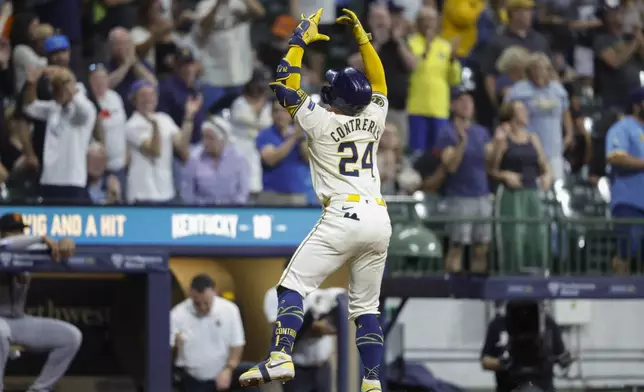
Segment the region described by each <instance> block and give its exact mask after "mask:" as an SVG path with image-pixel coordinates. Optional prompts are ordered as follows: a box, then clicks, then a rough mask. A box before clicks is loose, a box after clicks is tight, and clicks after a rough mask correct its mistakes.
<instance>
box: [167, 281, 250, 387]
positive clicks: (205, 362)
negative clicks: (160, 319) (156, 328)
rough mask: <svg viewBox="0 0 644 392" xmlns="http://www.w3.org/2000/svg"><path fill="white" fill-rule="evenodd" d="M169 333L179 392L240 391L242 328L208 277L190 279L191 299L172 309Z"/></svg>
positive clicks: (235, 310) (232, 307)
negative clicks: (177, 369) (178, 376)
mask: <svg viewBox="0 0 644 392" xmlns="http://www.w3.org/2000/svg"><path fill="white" fill-rule="evenodd" d="M170 332H171V337H170V342H171V343H170V345H171V346H172V347H173V348H174V349H175V351H176V360H175V365H176V366H177V367H178V368H180V369H181V382H180V387H179V390H180V391H181V392H206V391H208V392H211V391H214V390H219V391H225V390H228V389H229V388H231V387H235V386H236V387H237V388H239V383H238V381H237V379H238V378H237V377H236V376H235V375H234V373H237V372H236V370H237V368H238V366H239V364H240V361H241V357H242V353H243V351H244V346H245V345H246V340H245V336H244V326H243V324H242V319H241V315H240V313H239V308H238V307H237V305H235V303H233V302H231V301H228V300H227V299H225V298H222V297H220V296H218V295H217V293H216V292H215V283H214V282H213V280H212V279H211V278H210V277H209V276H207V275H197V276H195V277H194V278H193V279H192V282H191V283H190V298H187V299H185V300H184V301H182V302H180V303H179V304H177V305H176V306H175V307H174V308H172V312H171V313H170Z"/></svg>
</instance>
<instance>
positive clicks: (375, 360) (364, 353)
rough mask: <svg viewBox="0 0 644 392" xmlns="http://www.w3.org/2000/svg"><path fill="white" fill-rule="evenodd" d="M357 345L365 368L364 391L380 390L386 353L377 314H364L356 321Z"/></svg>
mask: <svg viewBox="0 0 644 392" xmlns="http://www.w3.org/2000/svg"><path fill="white" fill-rule="evenodd" d="M355 323H356V327H357V329H356V345H357V346H358V351H359V352H360V359H362V366H363V367H364V378H363V382H362V391H379V390H380V382H379V381H380V363H381V362H382V355H383V351H384V337H383V334H382V328H381V327H380V323H379V322H378V316H376V315H375V314H363V315H362V316H359V317H358V318H356V320H355Z"/></svg>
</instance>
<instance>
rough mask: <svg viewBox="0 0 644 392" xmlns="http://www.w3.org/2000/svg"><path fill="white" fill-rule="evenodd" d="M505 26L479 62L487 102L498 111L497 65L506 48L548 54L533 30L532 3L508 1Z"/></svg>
mask: <svg viewBox="0 0 644 392" xmlns="http://www.w3.org/2000/svg"><path fill="white" fill-rule="evenodd" d="M506 6H507V12H508V24H507V26H505V27H504V28H503V29H502V30H501V31H500V32H499V33H497V34H496V36H495V37H493V38H492V39H491V40H490V41H489V44H488V46H487V48H486V49H485V52H484V55H483V58H482V59H481V71H482V72H483V75H484V77H485V81H484V83H485V86H484V87H485V91H486V92H487V96H488V99H489V101H490V103H491V104H492V105H493V108H497V107H498V105H497V97H498V94H499V93H498V92H497V90H496V79H497V77H498V73H497V70H496V61H497V60H498V58H499V57H500V56H501V54H503V51H504V50H505V49H506V48H509V47H511V46H521V47H523V48H525V49H527V50H528V51H529V52H531V53H532V52H542V53H546V54H548V53H550V47H549V45H548V41H546V38H545V37H544V36H543V35H541V34H540V33H538V32H536V31H534V30H533V29H532V20H533V9H534V2H533V1H532V0H508V2H507V4H506Z"/></svg>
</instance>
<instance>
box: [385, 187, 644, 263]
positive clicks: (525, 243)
mask: <svg viewBox="0 0 644 392" xmlns="http://www.w3.org/2000/svg"><path fill="white" fill-rule="evenodd" d="M387 201H388V206H389V211H390V215H391V219H392V226H393V228H394V234H393V236H392V239H391V246H390V250H389V260H388V264H387V266H388V274H390V275H393V276H427V275H440V274H443V273H445V259H446V258H447V257H448V253H449V251H450V249H451V248H459V249H460V250H461V259H462V262H463V265H464V268H463V270H464V271H468V265H469V264H470V262H471V261H472V259H473V257H474V256H473V255H474V253H475V251H476V250H475V248H476V246H475V245H465V246H463V245H459V244H456V243H454V241H452V238H451V233H452V230H458V229H459V227H460V228H462V227H463V225H468V226H472V227H477V226H478V227H485V228H486V229H487V230H490V231H491V241H490V242H489V243H488V244H487V246H486V248H487V250H486V252H485V254H486V257H485V260H486V261H487V272H488V273H489V274H493V275H518V274H529V273H534V272H535V271H537V272H538V273H539V274H545V275H564V276H571V275H595V276H598V275H607V274H612V273H614V272H620V273H627V274H630V275H642V274H644V219H611V218H610V217H604V216H599V217H598V216H597V215H603V212H600V213H598V214H596V215H595V216H594V217H584V216H579V214H577V215H576V216H565V215H564V214H563V213H561V212H560V211H558V210H557V209H556V208H555V209H554V210H550V211H546V213H545V216H543V217H534V218H533V217H530V218H523V219H519V218H513V217H500V216H491V217H484V218H482V217H471V218H463V217H454V216H449V215H445V214H444V213H442V210H443V209H442V208H441V207H440V202H441V201H440V200H439V199H437V200H434V201H433V202H431V203H427V202H426V201H421V200H419V198H413V197H411V198H401V197H396V198H391V199H388V200H387ZM546 207H552V205H550V206H549V205H546ZM555 207H556V205H555ZM547 209H548V208H546V210H547ZM600 210H601V209H600ZM618 267H619V268H618ZM617 270H619V271H617Z"/></svg>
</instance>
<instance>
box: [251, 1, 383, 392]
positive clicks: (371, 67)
mask: <svg viewBox="0 0 644 392" xmlns="http://www.w3.org/2000/svg"><path fill="white" fill-rule="evenodd" d="M343 11H344V13H345V15H344V16H341V17H340V18H338V20H337V22H338V23H344V24H348V25H350V26H351V27H352V29H353V35H354V36H355V38H356V41H357V42H358V45H360V53H361V55H362V60H363V62H364V65H365V73H366V75H365V74H364V73H362V72H360V71H358V70H356V69H354V68H343V69H337V70H329V71H327V73H326V75H325V78H326V81H327V82H328V83H329V85H328V86H325V87H323V88H322V100H323V101H324V103H326V104H327V105H328V106H329V108H328V109H324V108H322V107H320V106H319V105H317V104H316V103H314V102H313V101H312V100H311V98H310V97H308V96H307V94H306V93H305V92H304V91H302V89H301V88H300V67H301V64H302V56H303V54H304V50H305V48H306V47H307V46H308V45H309V44H310V43H312V42H315V41H321V40H322V41H326V40H328V39H329V37H327V36H325V35H322V34H319V33H318V22H319V20H320V16H321V15H322V9H319V10H318V11H317V12H316V13H315V14H313V15H311V16H309V17H305V16H304V15H303V16H302V21H301V22H300V24H299V26H298V27H297V29H296V30H295V33H294V34H293V36H292V37H291V40H290V41H289V44H290V48H289V51H288V53H287V54H286V56H285V57H284V59H282V61H281V63H280V65H279V66H278V68H277V81H276V82H273V83H271V85H270V87H271V89H272V90H273V91H274V92H275V95H276V96H277V98H278V100H279V102H280V104H281V105H282V106H284V107H285V108H287V109H288V111H289V113H290V114H291V116H292V117H293V119H294V120H295V121H297V123H299V125H300V126H301V127H302V129H303V130H304V131H305V132H306V135H307V140H308V148H309V152H310V164H311V175H312V177H313V186H314V188H315V191H316V193H317V196H318V198H319V199H320V201H321V202H322V204H323V205H324V210H323V213H322V216H321V217H320V220H319V221H318V222H317V224H316V225H315V227H314V228H313V230H311V232H310V233H309V235H308V236H307V237H306V238H305V239H304V241H303V242H302V244H300V246H299V247H298V249H297V250H296V251H295V254H294V255H293V257H292V258H291V261H290V262H289V264H288V266H287V268H286V269H285V270H284V273H283V274H282V277H281V278H280V281H279V282H278V284H277V292H278V298H279V304H278V316H277V321H276V322H275V326H274V329H273V338H272V344H271V351H270V354H269V357H268V359H266V360H265V361H263V362H261V363H259V364H258V365H257V366H255V367H253V368H252V369H250V370H249V371H247V372H246V373H244V374H242V376H241V377H240V379H239V381H240V383H241V385H244V386H249V385H259V384H263V383H267V382H270V381H282V382H285V381H288V380H290V379H292V378H293V377H294V376H295V368H294V366H293V361H292V359H291V351H292V349H293V344H294V342H295V337H296V336H297V332H298V330H299V329H300V327H301V326H302V319H303V314H304V312H303V309H302V299H303V298H304V297H306V296H307V295H308V294H309V293H311V292H312V291H313V290H315V289H317V288H318V287H319V286H320V284H321V283H322V282H323V281H324V279H326V277H327V276H329V275H330V274H331V273H333V272H334V271H335V270H337V269H338V268H339V267H340V266H342V265H343V264H344V263H349V266H350V284H349V317H350V318H351V319H352V320H354V322H355V323H356V326H357V332H356V344H357V346H358V350H359V351H360V357H361V358H362V363H363V365H364V370H365V371H364V379H363V381H362V388H361V390H362V392H368V391H369V392H376V391H380V390H381V386H380V381H379V367H380V362H381V359H382V355H383V334H382V329H381V327H380V324H379V322H378V318H377V316H378V300H379V297H380V284H381V280H382V274H383V272H384V268H385V260H386V258H387V248H388V246H389V238H390V237H391V223H390V221H389V214H388V213H387V207H386V204H385V201H384V200H383V199H382V196H381V194H380V175H379V174H378V166H377V164H376V155H377V152H378V143H379V141H380V136H381V135H382V132H383V130H384V128H385V118H386V116H387V107H388V102H387V84H386V80H385V73H384V69H383V67H382V63H381V61H380V58H379V57H378V54H377V53H376V51H375V49H374V48H373V46H372V45H371V43H370V42H369V41H370V36H369V34H367V33H366V32H365V30H364V28H363V27H362V25H361V24H360V21H359V20H358V18H357V17H356V15H355V14H354V13H353V12H351V11H350V10H347V9H345V10H343Z"/></svg>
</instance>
